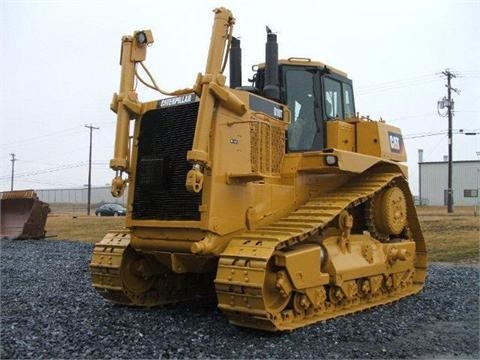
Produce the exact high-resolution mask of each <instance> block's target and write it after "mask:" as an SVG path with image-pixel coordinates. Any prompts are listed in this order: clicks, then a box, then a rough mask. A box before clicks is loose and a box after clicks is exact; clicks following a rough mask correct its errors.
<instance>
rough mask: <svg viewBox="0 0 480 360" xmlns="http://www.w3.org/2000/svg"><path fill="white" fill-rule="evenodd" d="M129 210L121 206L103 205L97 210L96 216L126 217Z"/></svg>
mask: <svg viewBox="0 0 480 360" xmlns="http://www.w3.org/2000/svg"><path fill="white" fill-rule="evenodd" d="M126 213H127V209H125V208H124V207H123V206H122V205H120V204H103V205H102V206H99V207H98V208H96V209H95V215H96V216H119V215H120V216H125V214H126Z"/></svg>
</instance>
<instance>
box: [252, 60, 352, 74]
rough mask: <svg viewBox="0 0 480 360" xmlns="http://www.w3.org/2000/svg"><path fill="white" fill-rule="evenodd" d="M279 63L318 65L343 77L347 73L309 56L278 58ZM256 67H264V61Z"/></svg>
mask: <svg viewBox="0 0 480 360" xmlns="http://www.w3.org/2000/svg"><path fill="white" fill-rule="evenodd" d="M278 64H279V65H292V66H314V67H319V68H325V69H328V70H329V71H331V72H333V73H335V74H337V75H340V76H344V77H348V76H347V73H346V72H344V71H342V70H339V69H337V68H334V67H333V66H330V65H327V64H325V63H322V62H320V61H312V59H309V58H302V57H290V58H288V59H280V60H278ZM257 66H258V68H260V69H261V68H264V67H265V63H261V64H258V65H257Z"/></svg>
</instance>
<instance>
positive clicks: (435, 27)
mask: <svg viewBox="0 0 480 360" xmlns="http://www.w3.org/2000/svg"><path fill="white" fill-rule="evenodd" d="M219 6H224V7H227V8H229V9H230V10H232V12H233V14H234V16H235V18H236V24H235V28H234V35H235V36H238V37H240V38H241V41H242V53H243V59H242V63H243V77H244V79H243V81H244V85H247V78H248V77H251V74H252V72H251V65H253V64H257V63H260V62H263V60H264V48H265V25H268V26H269V27H270V28H271V29H272V30H273V31H274V32H276V33H277V35H278V42H279V55H280V58H288V57H292V56H295V57H308V58H311V59H313V60H317V61H322V62H324V63H327V64H329V65H331V66H333V67H336V68H339V69H341V70H343V71H345V72H347V73H348V76H349V78H351V79H352V80H353V84H354V92H355V101H356V110H357V111H358V112H360V114H361V115H365V116H366V115H369V116H370V118H372V119H379V118H380V117H381V118H382V119H384V120H385V121H386V122H387V123H390V124H392V125H395V126H398V127H400V128H401V129H402V133H403V135H404V137H405V146H406V148H407V154H408V165H409V172H410V182H411V187H412V190H413V193H418V164H417V162H418V155H417V153H418V149H423V150H424V161H441V160H442V159H443V156H444V155H446V154H447V153H448V145H447V135H446V129H447V126H448V121H447V118H445V117H441V116H440V115H439V114H438V111H437V101H438V100H440V99H441V98H442V97H443V96H446V87H445V83H446V81H445V78H444V77H443V76H442V75H441V72H442V71H443V70H445V69H447V68H448V69H450V70H451V71H452V72H454V73H455V74H456V75H457V77H456V78H455V79H453V81H452V85H453V87H455V88H458V89H459V90H460V91H461V92H460V94H456V93H454V94H453V98H454V101H455V115H454V118H453V129H454V133H456V134H455V135H454V136H453V159H454V160H477V159H479V158H480V121H479V118H480V46H479V41H478V39H479V37H480V25H479V22H478V14H480V0H473V1H447V0H437V1H405V0H404V1H346V0H337V1H313V0H312V1H306V0H296V1H294V2H284V3H283V2H279V1H278V0H277V1H275V0H273V1H271V0H266V1H249V0H242V1H241V0H236V1H234V0H223V1H218V0H217V1H212V0H204V1H200V0H177V1H123V0H117V1H98V0H97V1H88V0H84V1H75V0H69V1H67V0H64V1H53V0H48V1H46V0H24V1H12V0H0V36H1V38H0V41H1V48H2V51H1V52H0V114H1V118H0V191H1V190H9V189H10V185H11V179H10V175H11V165H12V162H11V161H10V160H11V155H10V154H11V153H14V154H15V157H16V158H17V159H18V160H17V161H15V179H14V188H15V189H29V188H33V189H47V188H68V187H83V186H84V185H85V184H87V179H88V151H89V130H88V129H87V128H86V127H85V125H88V124H92V125H93V126H96V127H99V129H98V130H94V132H93V160H92V162H93V166H92V185H94V186H102V185H105V184H109V183H110V181H111V179H112V177H113V175H114V173H113V171H112V170H110V169H109V167H108V163H109V160H110V158H111V157H112V154H113V145H114V133H115V119H116V118H115V114H114V113H113V112H111V111H110V109H109V105H110V101H111V98H112V94H113V93H114V92H115V91H118V85H119V76H120V67H119V65H118V61H119V53H120V39H121V37H122V35H127V34H131V33H132V32H133V31H134V30H139V29H151V30H152V31H153V35H154V38H155V43H154V44H153V46H151V47H150V48H149V49H148V54H147V60H146V64H147V66H148V67H149V69H150V71H151V72H152V73H153V75H154V77H155V79H156V82H157V83H158V84H159V86H160V87H162V88H164V89H168V90H173V89H178V88H185V87H190V86H192V85H193V83H194V82H195V79H196V75H197V73H198V72H203V71H204V68H205V62H206V57H207V51H208V45H209V41H210V31H211V26H212V21H213V13H212V10H213V9H214V8H215V7H219ZM138 92H139V95H140V99H141V100H142V101H148V100H153V99H158V98H160V96H159V94H157V93H155V92H152V91H150V90H145V89H143V88H141V86H139V88H138ZM461 129H462V130H464V132H465V130H466V131H473V132H475V131H478V132H479V135H476V136H468V135H464V134H462V133H461V132H460V130H461Z"/></svg>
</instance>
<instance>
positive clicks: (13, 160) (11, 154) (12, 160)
mask: <svg viewBox="0 0 480 360" xmlns="http://www.w3.org/2000/svg"><path fill="white" fill-rule="evenodd" d="M10 156H11V157H12V158H11V159H10V161H11V162H12V179H11V181H10V191H13V177H14V174H15V161H17V160H18V159H17V158H16V157H15V154H13V153H10Z"/></svg>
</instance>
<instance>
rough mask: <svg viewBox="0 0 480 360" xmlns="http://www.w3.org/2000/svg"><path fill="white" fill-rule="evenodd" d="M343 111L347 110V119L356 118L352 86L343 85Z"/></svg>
mask: <svg viewBox="0 0 480 360" xmlns="http://www.w3.org/2000/svg"><path fill="white" fill-rule="evenodd" d="M342 86H343V109H344V110H345V118H350V117H353V116H355V109H354V107H353V91H352V85H349V84H346V83H343V84H342Z"/></svg>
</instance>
